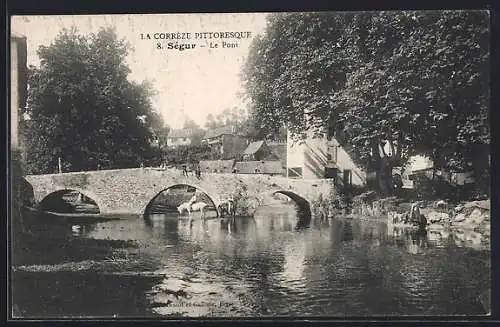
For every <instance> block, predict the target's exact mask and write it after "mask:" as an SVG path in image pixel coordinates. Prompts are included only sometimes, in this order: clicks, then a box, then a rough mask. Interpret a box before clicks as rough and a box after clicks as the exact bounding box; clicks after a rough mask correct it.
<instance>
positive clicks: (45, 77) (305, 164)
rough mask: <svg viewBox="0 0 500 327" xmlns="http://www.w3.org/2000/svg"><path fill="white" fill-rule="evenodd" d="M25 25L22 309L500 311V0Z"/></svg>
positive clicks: (15, 277)
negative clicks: (498, 133)
mask: <svg viewBox="0 0 500 327" xmlns="http://www.w3.org/2000/svg"><path fill="white" fill-rule="evenodd" d="M10 23H11V35H10V79H11V85H12V87H11V89H10V98H11V110H10V113H11V115H10V117H11V148H12V152H11V153H12V167H13V168H12V169H13V170H12V173H13V174H12V175H13V180H12V192H13V193H12V194H13V196H12V201H13V205H12V214H11V224H10V226H11V241H12V242H11V244H12V249H11V262H10V265H11V277H12V279H11V280H12V292H11V299H10V300H11V318H13V319H37V320H38V319H42V320H43V319H59V318H72V319H85V318H116V319H120V318H160V319H167V318H189V317H226V318H234V317H248V318H258V317H275V318H276V317H278V318H279V317H297V318H300V317H309V318H310V317H381V316H392V317H407V316H412V317H422V316H430V315H433V316H436V315H439V316H457V315H461V316H463V315H467V316H471V315H472V316H485V315H490V314H491V304H490V291H491V285H490V284H491V273H490V270H491V249H490V188H489V186H490V129H489V126H490V122H489V111H490V89H489V88H490V86H489V85H490V74H489V70H490V15H489V12H488V11H480V10H478V11H472V10H441V11H370V12H368V11H357V12H294V13H287V12H281V13H224V14H214V13H210V14H209V13H206V14H127V15H125V14H120V15H59V16H58V15H52V16H34V15H31V16H12V18H11V22H10Z"/></svg>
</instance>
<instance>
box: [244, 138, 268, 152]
mask: <svg viewBox="0 0 500 327" xmlns="http://www.w3.org/2000/svg"><path fill="white" fill-rule="evenodd" d="M263 145H264V141H257V142H252V143H250V144H249V145H248V146H247V148H246V149H245V151H243V154H244V155H245V154H254V153H256V152H257V151H259V150H260V149H261V148H262V146H263Z"/></svg>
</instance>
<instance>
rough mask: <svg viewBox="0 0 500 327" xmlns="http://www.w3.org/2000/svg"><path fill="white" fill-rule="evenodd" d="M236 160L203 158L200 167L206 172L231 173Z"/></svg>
mask: <svg viewBox="0 0 500 327" xmlns="http://www.w3.org/2000/svg"><path fill="white" fill-rule="evenodd" d="M233 166H234V160H201V161H200V169H201V171H204V172H211V173H213V172H218V173H230V172H232V171H233Z"/></svg>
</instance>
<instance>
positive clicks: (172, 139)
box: [167, 129, 193, 148]
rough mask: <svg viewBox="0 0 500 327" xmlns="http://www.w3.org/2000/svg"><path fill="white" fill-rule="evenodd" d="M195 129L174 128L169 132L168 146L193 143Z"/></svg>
mask: <svg viewBox="0 0 500 327" xmlns="http://www.w3.org/2000/svg"><path fill="white" fill-rule="evenodd" d="M192 136H193V131H192V130H190V129H174V130H171V131H170V133H168V137H167V146H168V147H173V148H175V147H177V146H180V145H191V142H192V140H191V137H192Z"/></svg>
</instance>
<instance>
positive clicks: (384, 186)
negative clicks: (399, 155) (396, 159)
mask: <svg viewBox="0 0 500 327" xmlns="http://www.w3.org/2000/svg"><path fill="white" fill-rule="evenodd" d="M377 182H378V186H379V191H380V192H381V194H382V195H383V196H391V195H392V194H393V193H394V192H393V183H392V162H391V160H389V159H388V158H380V161H379V165H378V170H377Z"/></svg>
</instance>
